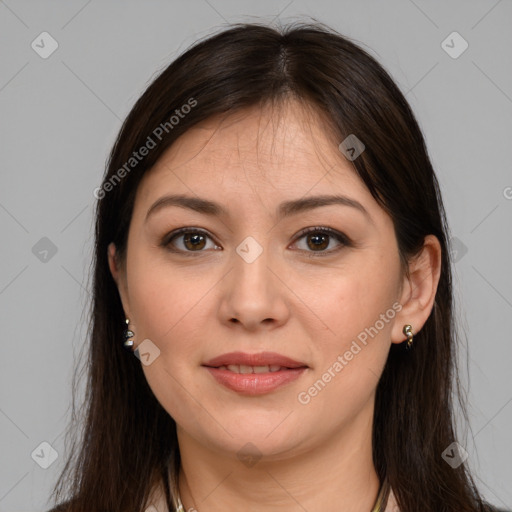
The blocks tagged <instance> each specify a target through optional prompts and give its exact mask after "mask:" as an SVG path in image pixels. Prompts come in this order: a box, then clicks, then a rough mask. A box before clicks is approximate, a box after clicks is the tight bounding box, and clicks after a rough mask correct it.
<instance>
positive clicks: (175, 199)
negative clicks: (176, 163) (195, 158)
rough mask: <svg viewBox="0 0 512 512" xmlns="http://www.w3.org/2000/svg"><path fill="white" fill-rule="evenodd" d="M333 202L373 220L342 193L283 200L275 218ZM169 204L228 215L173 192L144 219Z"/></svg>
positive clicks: (207, 202)
mask: <svg viewBox="0 0 512 512" xmlns="http://www.w3.org/2000/svg"><path fill="white" fill-rule="evenodd" d="M333 204H338V205H342V206H349V207H352V208H355V209H357V210H359V211H360V212H361V213H363V214H364V215H365V216H366V217H368V219H369V220H370V221H371V222H373V221H372V218H371V216H370V214H369V213H368V211H367V210H366V208H365V207H364V206H363V205H362V204H361V203H360V202H358V201H356V200H355V199H351V198H350V197H346V196H343V195H320V196H310V197H304V198H301V199H294V200H292V201H285V202H283V203H281V204H280V205H279V207H278V209H277V218H278V219H282V218H284V217H290V216H292V215H297V214H298V213H302V212H305V211H308V210H312V209H314V208H320V207H322V206H330V205H333ZM170 206H177V207H180V208H186V209H189V210H193V211H195V212H198V213H201V214H203V215H209V216H212V217H221V216H226V217H229V212H228V211H227V210H226V209H225V208H224V207H223V206H222V205H221V204H219V203H216V202H215V201H211V200H209V199H203V198H200V197H192V196H187V195H183V194H173V195H165V196H163V197H160V198H159V199H157V200H156V201H155V202H154V203H153V204H152V205H151V206H150V208H149V210H148V211H147V213H146V221H147V220H148V218H149V217H150V215H153V214H154V213H156V212H157V211H159V210H161V209H163V208H167V207H170Z"/></svg>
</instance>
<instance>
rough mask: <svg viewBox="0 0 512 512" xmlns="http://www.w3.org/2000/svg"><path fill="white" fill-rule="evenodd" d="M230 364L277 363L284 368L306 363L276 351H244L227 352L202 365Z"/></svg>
mask: <svg viewBox="0 0 512 512" xmlns="http://www.w3.org/2000/svg"><path fill="white" fill-rule="evenodd" d="M230 364H237V365H241V364H242V365H245V366H270V365H279V366H283V367H285V368H303V367H307V366H308V365H307V364H306V363H302V362H300V361H295V360H294V359H291V358H289V357H286V356H283V355H281V354H278V353H276V352H260V353H259V354H247V353H245V352H229V353H227V354H222V355H220V356H217V357H214V358H213V359H210V360H209V361H207V362H206V363H203V366H209V367H214V368H218V367H219V366H228V365H230Z"/></svg>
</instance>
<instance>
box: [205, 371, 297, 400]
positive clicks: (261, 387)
mask: <svg viewBox="0 0 512 512" xmlns="http://www.w3.org/2000/svg"><path fill="white" fill-rule="evenodd" d="M205 368H206V369H207V370H208V371H209V372H210V374H211V375H212V376H213V378H214V379H215V380H216V381H217V382H219V383H220V384H222V385H223V386H225V387H227V388H228V389H231V390H232V391H236V392H238V393H241V394H244V395H263V394H265V393H270V392H271V391H274V390H275V389H277V388H279V387H281V386H284V385H285V384H289V383H290V382H293V381H294V380H296V379H298V378H299V377H300V376H301V375H302V374H303V373H304V371H305V370H307V368H305V367H303V368H288V369H286V370H279V371H277V372H267V373H235V372H232V371H229V370H221V369H219V368H212V367H210V366H206V367H205Z"/></svg>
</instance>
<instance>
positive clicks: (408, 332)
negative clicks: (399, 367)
mask: <svg viewBox="0 0 512 512" xmlns="http://www.w3.org/2000/svg"><path fill="white" fill-rule="evenodd" d="M402 332H403V333H404V334H405V335H406V336H407V345H406V347H405V348H406V349H407V350H411V348H412V343H413V339H414V334H413V332H412V326H411V325H409V324H406V325H404V328H403V330H402Z"/></svg>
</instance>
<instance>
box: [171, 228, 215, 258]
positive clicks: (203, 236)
mask: <svg viewBox="0 0 512 512" xmlns="http://www.w3.org/2000/svg"><path fill="white" fill-rule="evenodd" d="M208 239H211V237H210V235H209V234H208V233H206V231H203V230H202V229H194V228H181V229H178V230H177V231H173V232H172V233H171V234H170V235H168V236H166V237H165V238H164V239H163V240H162V243H161V245H162V246H163V247H165V248H168V249H169V250H171V251H173V252H204V251H203V249H204V248H205V247H206V245H207V240H208ZM175 242H176V243H175ZM177 245H181V247H178V248H176V246H177ZM171 246H174V247H175V248H176V250H174V249H172V247H171ZM213 248H214V249H215V248H219V247H218V246H217V245H215V244H214V247H213Z"/></svg>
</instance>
